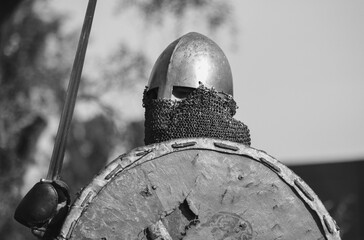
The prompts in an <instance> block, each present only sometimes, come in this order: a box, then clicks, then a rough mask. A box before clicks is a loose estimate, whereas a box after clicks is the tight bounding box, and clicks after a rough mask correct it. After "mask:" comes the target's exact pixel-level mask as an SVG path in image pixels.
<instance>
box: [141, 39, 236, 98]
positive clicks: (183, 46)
mask: <svg viewBox="0 0 364 240" xmlns="http://www.w3.org/2000/svg"><path fill="white" fill-rule="evenodd" d="M200 83H202V84H203V85H204V86H205V87H208V88H211V87H213V88H214V89H215V90H216V91H218V92H224V93H226V94H229V95H231V96H232V95H233V79H232V74H231V69H230V65H229V62H228V60H227V58H226V56H225V54H224V52H223V51H222V50H221V48H220V47H219V46H218V45H217V44H216V43H215V42H214V41H212V40H211V39H209V38H208V37H206V36H204V35H202V34H199V33H196V32H190V33H187V34H185V35H183V36H182V37H180V38H178V39H177V40H175V41H174V42H172V43H171V44H170V45H169V46H168V47H167V48H166V49H165V50H164V51H163V52H162V54H161V55H160V56H159V58H158V59H157V61H156V62H155V64H154V67H153V69H152V72H151V75H150V78H149V83H148V89H149V90H154V91H156V94H157V96H156V98H165V99H172V98H173V92H174V90H175V89H176V88H179V87H180V88H181V87H182V88H187V89H195V88H197V87H199V84H200Z"/></svg>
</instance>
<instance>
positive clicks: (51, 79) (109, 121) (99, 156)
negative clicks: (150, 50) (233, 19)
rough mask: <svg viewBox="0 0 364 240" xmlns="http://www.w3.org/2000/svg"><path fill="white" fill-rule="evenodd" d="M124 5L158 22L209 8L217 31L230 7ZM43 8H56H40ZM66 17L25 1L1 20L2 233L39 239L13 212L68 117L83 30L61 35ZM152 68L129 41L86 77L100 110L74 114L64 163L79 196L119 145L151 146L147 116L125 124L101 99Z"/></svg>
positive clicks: (83, 94) (89, 95)
mask: <svg viewBox="0 0 364 240" xmlns="http://www.w3.org/2000/svg"><path fill="white" fill-rule="evenodd" d="M99 4H102V2H100V3H99ZM120 6H122V7H120V8H119V12H118V13H117V14H122V13H123V11H120V10H121V8H122V9H125V8H128V7H136V8H137V9H139V10H140V14H141V15H144V16H145V17H146V18H145V21H146V22H150V20H153V21H151V23H152V24H161V23H163V21H165V19H164V18H163V17H162V16H164V15H165V14H167V13H168V12H170V13H172V15H174V16H175V17H177V18H181V19H182V20H181V21H183V16H184V14H185V13H186V12H187V11H189V9H195V10H196V9H199V10H202V9H204V10H206V11H205V12H206V14H205V16H204V21H207V22H208V25H209V26H210V27H211V28H214V29H216V28H218V27H220V26H221V24H223V23H224V22H225V20H226V19H227V18H228V15H229V12H230V8H229V7H228V4H225V3H223V2H218V1H212V3H210V1H205V0H194V1H176V0H174V1H160V0H159V1H158V0H157V1H156V0H154V1H135V2H134V1H123V2H122V3H120ZM39 9H42V11H41V12H42V13H46V12H48V14H47V15H42V14H39ZM65 17H66V16H63V15H61V14H58V13H57V12H55V11H53V10H52V9H50V8H49V7H48V1H23V2H22V3H21V4H20V5H18V7H17V10H16V12H15V13H14V14H12V15H9V16H7V19H5V21H4V22H2V24H1V25H0V34H1V38H0V49H1V53H0V114H1V115H0V207H1V208H0V236H1V239H29V238H32V237H31V234H30V233H29V230H28V229H26V228H25V227H23V226H21V225H20V224H18V223H16V222H15V221H14V220H13V219H12V216H13V212H14V209H15V207H16V205H17V203H18V202H19V201H20V199H21V197H22V194H23V193H22V189H23V187H24V184H29V183H27V182H25V177H26V176H27V175H29V172H30V169H32V168H33V169H34V168H35V169H38V168H39V169H41V170H42V171H43V173H41V174H40V175H41V176H42V174H44V170H45V169H46V168H47V167H46V166H44V165H46V164H47V161H49V157H50V153H51V150H52V149H51V148H50V146H52V144H53V143H52V141H53V139H54V135H55V130H56V129H55V127H54V126H55V124H54V122H57V123H58V121H59V118H60V112H61V108H62V106H63V102H64V97H65V92H66V86H67V82H68V78H69V72H70V66H71V62H72V60H73V56H74V53H75V46H76V42H77V38H78V36H79V32H77V33H72V34H71V35H62V34H61V30H60V26H61V24H62V22H63V21H64V20H65ZM70 44H71V45H70ZM150 66H151V63H150V62H149V60H148V58H147V57H146V56H145V54H144V53H143V52H141V51H133V50H131V49H130V48H129V47H128V46H127V45H126V44H121V45H120V49H119V51H117V52H116V53H115V54H113V55H112V56H110V58H109V60H108V62H107V64H106V65H105V68H104V69H103V71H102V72H101V73H100V76H101V77H102V78H103V81H97V79H93V78H92V77H83V79H82V82H81V86H80V91H79V98H78V100H77V101H78V103H82V102H83V103H87V104H96V105H97V106H98V109H99V111H98V112H97V113H96V114H94V115H93V116H92V117H91V118H86V119H82V118H77V117H76V118H74V120H73V124H72V127H71V128H72V130H71V134H70V136H69V140H68V145H67V152H66V157H65V162H64V169H63V179H64V180H65V181H66V182H67V183H68V184H69V185H70V187H71V193H72V195H73V196H74V195H75V194H76V192H77V191H79V189H80V188H81V187H83V186H85V185H86V184H87V183H88V182H90V180H91V179H92V178H93V176H94V175H95V174H96V173H97V172H98V171H100V169H101V168H102V167H103V166H104V165H105V164H106V163H107V161H108V160H110V159H109V158H110V155H111V152H112V151H113V149H114V148H115V146H117V145H124V147H125V149H131V148H134V147H136V146H140V145H142V144H143V143H142V140H143V127H142V124H143V121H142V120H136V121H129V122H126V123H125V124H124V125H123V126H124V128H122V129H121V128H118V122H123V121H125V119H123V116H121V117H119V118H115V116H116V115H117V114H116V112H115V111H116V109H115V108H114V107H113V106H109V105H108V104H105V102H103V101H102V100H101V98H102V95H103V94H107V93H108V92H109V91H115V89H127V90H129V91H132V89H133V88H134V86H135V83H137V82H140V81H145V79H146V78H147V75H148V74H149V71H150V69H149V67H150ZM120 78H121V81H120ZM140 95H141V93H140ZM44 142H46V144H44ZM42 144H43V145H42ZM43 176H44V175H43ZM33 184H34V183H33Z"/></svg>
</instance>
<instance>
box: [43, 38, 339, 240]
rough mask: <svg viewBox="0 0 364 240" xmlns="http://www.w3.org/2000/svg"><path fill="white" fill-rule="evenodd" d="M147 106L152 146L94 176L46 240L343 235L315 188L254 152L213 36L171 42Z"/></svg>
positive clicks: (222, 239)
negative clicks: (340, 233)
mask: <svg viewBox="0 0 364 240" xmlns="http://www.w3.org/2000/svg"><path fill="white" fill-rule="evenodd" d="M143 106H144V108H145V138H144V141H145V144H146V146H144V147H139V148H136V149H134V150H132V151H130V152H129V153H126V154H123V155H121V156H120V157H118V158H117V159H115V160H114V161H113V162H111V163H110V164H108V165H107V166H106V167H105V169H103V170H102V171H101V172H100V173H99V174H98V175H97V176H95V178H94V179H93V181H92V182H91V183H90V184H89V185H88V186H86V187H85V188H84V189H83V190H82V191H81V193H80V195H79V196H78V198H77V199H76V200H75V201H74V202H73V204H72V206H71V207H70V210H69V211H68V212H67V213H66V214H64V212H62V214H61V216H65V215H66V217H65V220H64V221H63V219H62V220H61V221H57V223H58V224H57V226H60V225H61V227H60V228H59V229H54V228H52V229H51V230H52V232H53V234H48V235H47V234H46V237H47V238H51V239H52V238H57V239H147V240H152V239H165V240H172V239H184V240H192V239H194V240H197V239H201V240H202V239H214V240H233V239H240V240H252V239H307V240H309V239H330V240H331V239H332V240H338V239H340V235H339V228H338V227H337V225H336V224H335V221H334V220H333V219H332V218H331V216H330V215H329V214H328V212H327V210H326V209H325V207H324V206H323V204H322V202H321V201H320V200H319V199H318V197H317V196H316V194H315V193H314V192H313V191H312V190H311V189H310V188H309V186H307V184H306V183H305V182H304V181H303V180H302V179H300V178H299V177H298V176H297V175H295V174H294V173H293V172H292V171H291V170H289V169H288V168H287V167H286V166H284V165H283V164H282V163H280V162H279V161H277V160H276V159H274V158H273V157H271V156H270V155H268V154H266V153H265V152H264V151H260V150H257V149H254V148H251V147H250V144H251V139H250V133H249V129H248V127H247V126H246V125H245V124H244V123H242V122H240V121H238V120H236V119H234V118H233V116H234V115H235V113H236V109H237V105H236V102H235V101H234V99H233V81H232V73H231V69H230V65H229V63H228V60H227V58H226V56H225V54H224V53H223V51H222V50H221V49H220V47H219V46H218V45H217V44H216V43H215V42H213V41H212V40H211V39H209V38H207V37H206V36H204V35H202V34H199V33H194V32H192V33H188V34H186V35H183V36H182V37H180V38H178V39H177V40H175V41H174V42H172V43H171V44H170V45H169V46H168V47H167V48H166V49H165V50H164V51H163V52H162V54H161V55H160V56H159V58H158V59H157V61H156V63H155V65H154V67H153V69H152V72H151V75H150V79H149V83H148V86H147V87H146V89H145V90H144V94H143ZM59 189H62V190H63V191H64V189H65V188H64V187H62V188H59ZM66 192H67V191H66ZM66 195H67V194H66ZM63 202H64V201H63ZM59 204H60V203H58V205H59ZM55 216H59V215H57V214H56V215H55ZM47 221H48V222H49V221H50V219H47ZM50 222H52V221H50ZM59 222H61V223H60V224H59ZM46 233H47V231H46Z"/></svg>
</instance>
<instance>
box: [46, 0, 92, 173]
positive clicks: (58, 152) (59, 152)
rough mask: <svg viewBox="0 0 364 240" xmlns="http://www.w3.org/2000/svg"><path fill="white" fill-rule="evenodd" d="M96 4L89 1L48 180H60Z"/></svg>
mask: <svg viewBox="0 0 364 240" xmlns="http://www.w3.org/2000/svg"><path fill="white" fill-rule="evenodd" d="M96 2H97V0H89V2H88V5H87V10H86V14H85V19H84V22H83V26H82V30H81V35H80V39H79V42H78V46H77V51H76V56H75V60H74V62H73V66H72V71H71V76H70V80H69V83H68V88H67V94H66V101H65V103H64V106H63V110H62V114H61V119H60V122H59V126H58V130H57V135H56V140H55V144H54V147H53V152H52V157H51V162H50V164H49V169H48V174H47V178H46V180H57V179H59V178H60V174H61V170H62V164H63V158H64V152H65V148H66V142H67V136H68V132H69V129H70V125H71V120H72V116H73V111H74V108H75V103H76V98H77V92H78V86H79V84H80V79H81V73H82V68H83V63H84V60H85V55H86V49H87V44H88V39H89V36H90V32H91V26H92V20H93V17H94V13H95V7H96Z"/></svg>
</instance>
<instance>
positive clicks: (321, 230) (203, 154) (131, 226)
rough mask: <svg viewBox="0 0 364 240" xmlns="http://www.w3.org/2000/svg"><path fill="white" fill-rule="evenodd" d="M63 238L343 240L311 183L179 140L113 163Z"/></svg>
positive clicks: (75, 208) (215, 147)
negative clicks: (308, 184)
mask: <svg viewBox="0 0 364 240" xmlns="http://www.w3.org/2000/svg"><path fill="white" fill-rule="evenodd" d="M58 238H59V239H107V240H109V239H145V240H148V239H149V240H150V239H166V240H168V239H183V240H197V239H201V240H206V239H212V240H233V239H239V240H250V239H262V240H263V239H264V240H265V239H277V240H283V239H287V240H291V239H300V240H302V239H307V240H318V239H340V235H339V229H338V227H337V225H336V224H335V221H334V220H333V219H332V218H331V216H330V215H329V214H328V212H327V211H326V209H325V207H324V206H323V204H322V202H321V201H320V200H319V199H318V197H317V196H316V194H315V193H314V192H313V191H312V190H311V189H310V188H309V187H308V186H307V184H306V183H305V182H304V181H303V180H302V179H300V178H299V177H298V176H297V175H296V174H294V173H293V172H292V171H291V170H290V169H288V168H287V167H286V166H284V165H283V164H282V163H280V162H279V161H277V160H276V159H274V158H273V157H271V156H269V155H268V154H266V153H265V152H263V151H259V150H256V149H253V148H250V147H247V146H245V145H243V144H238V143H233V142H229V141H222V140H216V139H207V138H194V139H177V140H172V141H169V142H163V143H158V144H153V145H149V146H145V147H142V148H137V149H134V150H132V151H131V152H129V153H127V154H124V155H122V156H120V157H119V158H117V159H116V160H114V161H113V162H111V163H110V164H109V165H108V166H107V167H106V168H105V169H104V170H103V171H101V172H100V174H99V175H97V176H96V177H95V178H94V180H93V181H92V182H91V183H90V184H89V185H88V186H87V187H85V188H84V189H83V190H82V191H81V193H80V195H79V197H78V198H77V199H76V200H75V202H74V204H73V205H72V207H71V210H70V212H69V214H68V216H67V218H66V220H65V222H64V225H63V227H62V229H61V232H60V235H59V236H58Z"/></svg>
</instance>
